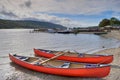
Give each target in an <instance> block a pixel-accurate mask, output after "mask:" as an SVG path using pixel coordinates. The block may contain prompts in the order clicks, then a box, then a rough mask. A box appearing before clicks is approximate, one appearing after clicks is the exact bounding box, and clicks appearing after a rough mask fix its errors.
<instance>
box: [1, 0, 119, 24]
mask: <svg viewBox="0 0 120 80" xmlns="http://www.w3.org/2000/svg"><path fill="white" fill-rule="evenodd" d="M119 4H120V0H109V1H108V0H0V17H4V18H6V19H8V18H9V19H28V18H29V19H36V20H43V21H50V22H54V23H57V24H62V25H65V26H86V22H84V21H82V20H81V21H73V20H72V19H71V18H69V17H59V16H55V15H50V14H49V13H56V14H70V15H98V16H99V15H100V14H102V13H103V12H106V11H112V12H115V13H116V14H114V15H113V16H117V17H119V16H120V9H119V8H120V5H119ZM90 24H91V25H95V23H91V22H88V23H87V25H90Z"/></svg>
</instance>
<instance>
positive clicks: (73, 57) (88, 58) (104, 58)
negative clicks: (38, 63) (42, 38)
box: [34, 49, 113, 64]
mask: <svg viewBox="0 0 120 80" xmlns="http://www.w3.org/2000/svg"><path fill="white" fill-rule="evenodd" d="M57 52H59V51H52V50H44V49H34V53H35V55H37V56H42V57H46V58H51V57H53V56H55V53H57ZM57 59H59V60H66V61H72V62H82V63H93V64H97V63H101V64H108V63H111V62H112V61H113V55H98V54H81V53H77V54H76V53H74V52H66V53H65V54H64V55H62V56H60V57H58V58H57Z"/></svg>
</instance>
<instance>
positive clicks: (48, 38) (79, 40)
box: [0, 29, 120, 80]
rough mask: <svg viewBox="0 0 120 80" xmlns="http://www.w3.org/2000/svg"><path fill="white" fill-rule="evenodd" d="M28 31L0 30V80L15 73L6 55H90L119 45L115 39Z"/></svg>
mask: <svg viewBox="0 0 120 80" xmlns="http://www.w3.org/2000/svg"><path fill="white" fill-rule="evenodd" d="M29 31H30V30H27V29H1V30H0V70H1V71H0V80H5V79H6V76H7V77H8V76H11V75H12V73H15V72H16V71H17V70H16V69H15V68H14V65H11V64H10V60H9V58H8V53H16V54H21V55H30V56H33V48H42V49H51V50H76V51H78V52H88V53H92V52H94V51H96V50H100V49H103V48H102V47H103V46H104V47H105V48H114V47H119V45H120V41H118V40H116V39H113V38H105V37H101V36H98V35H94V34H77V35H75V34H57V33H56V34H51V33H42V32H39V33H29ZM3 68H4V69H3ZM22 70H23V69H22ZM26 74H27V73H26ZM39 75H43V74H39ZM44 75H45V74H44ZM43 80H45V79H44V78H43ZM46 80H49V78H48V79H46ZM56 80H57V79H56Z"/></svg>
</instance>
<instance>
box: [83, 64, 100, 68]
mask: <svg viewBox="0 0 120 80" xmlns="http://www.w3.org/2000/svg"><path fill="white" fill-rule="evenodd" d="M95 67H99V65H96V64H86V65H85V68H95Z"/></svg>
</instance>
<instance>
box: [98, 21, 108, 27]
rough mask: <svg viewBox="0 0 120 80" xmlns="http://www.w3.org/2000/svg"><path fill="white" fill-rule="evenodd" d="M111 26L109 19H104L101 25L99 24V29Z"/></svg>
mask: <svg viewBox="0 0 120 80" xmlns="http://www.w3.org/2000/svg"><path fill="white" fill-rule="evenodd" d="M107 25H110V20H109V19H103V20H102V21H101V22H100V23H99V27H104V26H107Z"/></svg>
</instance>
